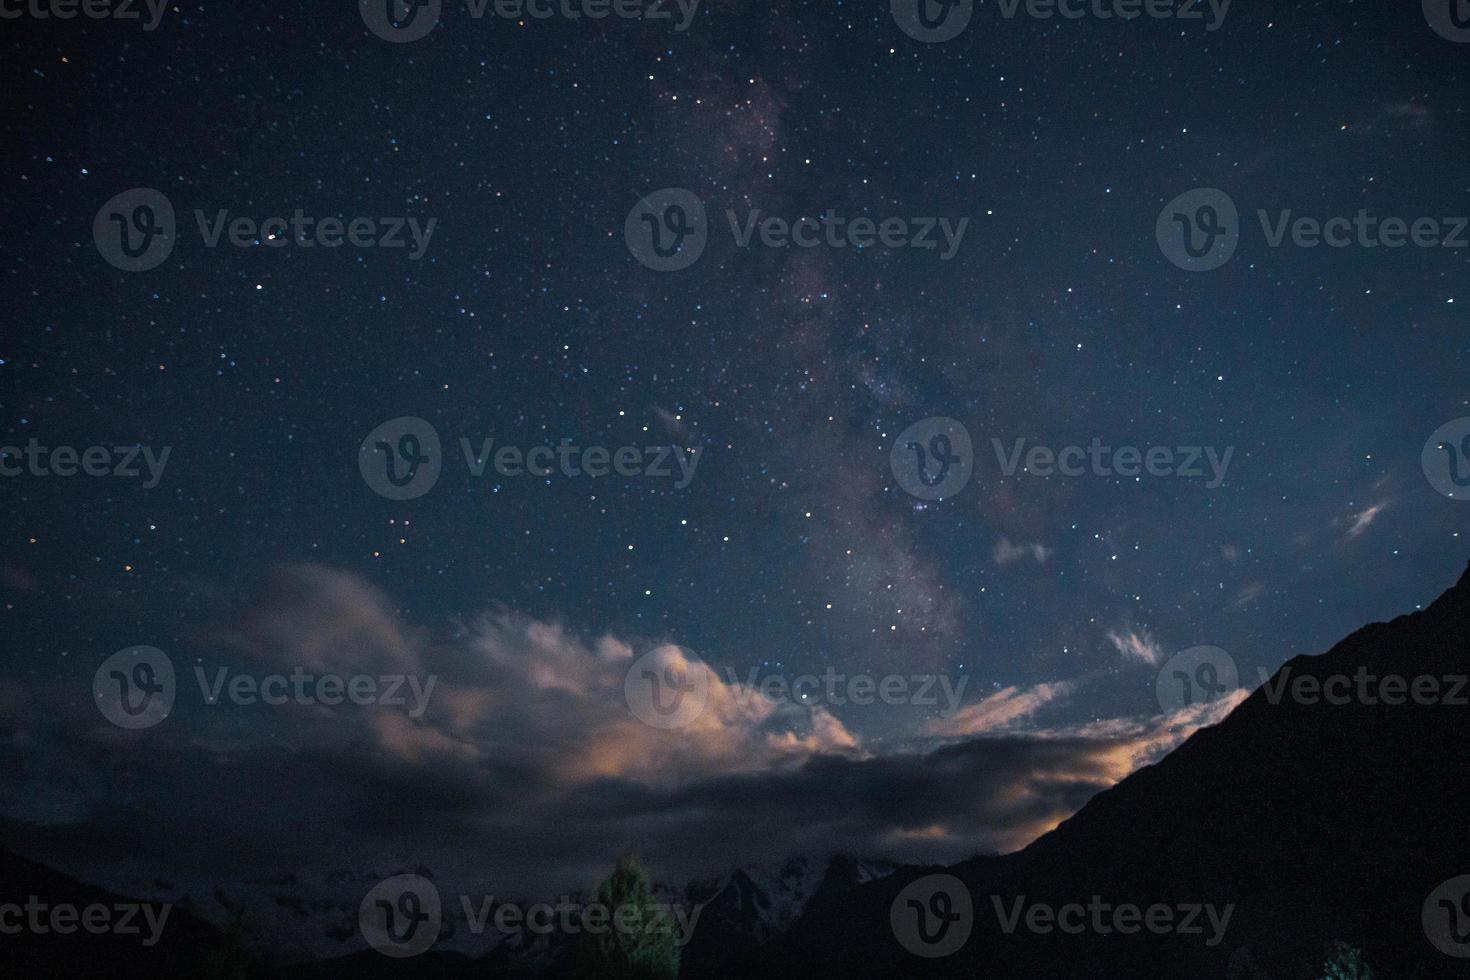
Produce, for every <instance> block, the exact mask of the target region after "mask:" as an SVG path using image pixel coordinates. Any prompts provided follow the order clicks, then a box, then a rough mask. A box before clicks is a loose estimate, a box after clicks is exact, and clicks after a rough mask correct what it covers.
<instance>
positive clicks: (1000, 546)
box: [994, 538, 1054, 567]
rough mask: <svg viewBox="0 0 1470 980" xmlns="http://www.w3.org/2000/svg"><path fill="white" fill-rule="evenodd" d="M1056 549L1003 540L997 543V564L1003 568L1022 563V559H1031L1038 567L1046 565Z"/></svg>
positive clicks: (995, 554) (995, 553) (995, 555)
mask: <svg viewBox="0 0 1470 980" xmlns="http://www.w3.org/2000/svg"><path fill="white" fill-rule="evenodd" d="M1053 552H1054V549H1052V548H1048V547H1046V546H1045V545H1040V544H1011V542H1010V541H1009V540H1008V539H1006V538H1001V539H1000V540H999V541H997V542H996V543H995V552H994V557H995V563H996V564H997V565H1000V566H1002V567H1004V566H1006V565H1010V564H1012V563H1014V562H1017V561H1020V560H1021V559H1022V558H1026V557H1030V558H1034V559H1035V560H1036V563H1037V564H1038V565H1044V564H1046V560H1047V559H1048V558H1050V557H1051V556H1052V554H1053Z"/></svg>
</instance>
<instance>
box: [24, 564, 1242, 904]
mask: <svg viewBox="0 0 1470 980" xmlns="http://www.w3.org/2000/svg"><path fill="white" fill-rule="evenodd" d="M218 638H219V639H220V640H227V641H228V642H227V643H226V644H225V645H224V646H223V649H224V650H226V651H227V652H228V653H230V654H234V655H245V656H246V657H247V661H248V664H249V665H250V666H249V669H252V670H254V669H256V665H258V666H259V669H277V668H279V667H282V666H286V665H293V664H306V663H311V664H322V665H326V666H328V667H332V666H333V665H342V666H343V667H344V668H346V669H363V670H368V669H374V670H375V669H377V665H387V664H392V665H399V666H404V665H406V666H409V667H412V668H413V669H416V670H422V671H425V672H428V673H430V674H432V675H434V676H436V677H437V678H438V679H439V681H438V684H437V686H436V687H435V689H434V693H433V696H432V698H431V701H430V704H429V707H428V710H427V711H426V712H425V713H424V715H423V717H421V718H416V719H415V718H409V717H407V716H406V714H405V712H404V711H403V709H401V708H399V709H396V710H395V709H390V708H386V707H382V706H362V705H353V704H350V703H346V704H342V705H338V706H335V707H325V706H321V705H316V706H312V707H309V708H301V707H295V706H293V707H290V708H270V707H267V706H264V705H253V706H243V705H231V704H221V705H218V706H215V707H207V706H204V705H202V704H201V703H200V702H199V699H198V692H197V690H194V691H188V690H187V688H186V687H184V686H182V685H188V684H190V683H192V678H189V677H188V675H187V672H186V671H185V670H181V671H180V674H181V677H180V683H181V691H180V698H179V702H178V704H176V707H175V712H174V714H173V715H172V716H171V717H170V718H169V719H168V720H167V721H166V722H165V723H163V724H161V725H159V726H157V727H156V728H152V729H146V730H142V731H137V732H123V731H121V730H119V729H115V728H113V727H112V726H110V725H108V724H107V723H106V722H105V721H103V720H102V718H101V717H100V716H99V715H98V714H97V712H96V711H95V709H94V708H93V707H92V706H91V705H90V704H89V703H87V700H88V699H75V698H72V699H67V698H64V697H57V698H55V699H54V703H56V704H58V705H62V706H67V705H69V707H63V708H62V709H61V710H58V711H54V712H53V711H48V712H47V713H46V714H45V715H44V716H41V715H38V714H36V713H34V712H31V713H29V714H28V712H27V707H26V706H27V704H28V703H29V702H30V701H31V699H32V698H31V697H30V696H28V695H26V694H25V692H20V693H17V692H16V691H15V690H11V689H9V688H7V689H5V690H3V691H0V694H3V696H0V799H9V800H26V801H31V802H30V803H28V804H27V807H26V808H25V809H19V808H16V807H9V808H7V809H6V811H5V812H6V814H7V816H8V817H9V818H10V819H9V820H8V821H0V832H3V833H4V835H5V836H6V838H7V840H8V841H9V842H10V843H11V845H12V846H13V847H14V848H15V849H17V850H19V851H21V852H22V853H29V854H32V855H34V856H36V857H38V858H39V859H41V860H43V861H47V862H48V863H52V864H55V865H57V866H60V867H62V868H63V869H65V870H68V871H72V872H73V873H76V874H80V875H82V876H83V877H86V878H89V879H91V880H95V881H98V882H99V883H103V884H109V885H113V886H116V887H121V886H123V885H125V884H129V882H130V881H131V880H132V879H129V878H128V877H127V876H128V875H129V874H134V873H136V874H138V875H139V876H140V877H139V878H138V879H137V880H138V881H140V882H144V883H146V881H148V880H151V878H153V877H157V876H163V877H170V878H173V879H175V880H178V881H181V882H185V883H190V882H192V883H193V887H194V888H196V889H201V890H202V889H208V888H212V886H213V884H214V883H217V882H218V881H219V880H220V879H221V878H226V877H228V876H230V875H237V876H240V877H247V876H249V877H258V876H259V875H261V874H265V873H269V872H273V871H274V872H286V871H293V872H294V871H301V870H303V869H318V870H321V871H323V872H331V871H334V870H339V869H349V870H351V871H353V872H355V873H358V874H369V873H371V874H386V873H390V872H392V871H393V870H394V869H397V868H402V867H417V866H424V867H428V868H430V869H433V871H434V873H435V874H436V875H438V876H440V877H441V878H443V879H444V880H455V881H460V882H473V883H475V884H476V886H477V887H485V888H487V889H489V890H491V891H493V892H494V893H496V894H506V895H518V896H522V897H525V898H529V899H543V898H545V897H546V896H548V895H554V894H557V893H558V892H559V891H560V890H562V889H566V888H579V887H585V886H587V885H589V884H591V883H594V882H595V881H596V880H598V879H599V878H600V877H601V875H603V874H605V872H606V869H607V868H608V867H609V866H610V865H611V863H612V862H613V860H614V859H615V858H616V857H617V856H618V855H619V854H620V853H624V852H634V853H639V854H641V855H642V856H643V857H644V858H645V859H646V861H647V862H648V863H649V865H650V866H651V867H652V868H653V869H654V871H655V873H656V874H657V875H658V876H660V877H661V878H663V879H665V880H669V881H684V880H689V879H690V878H693V877H696V876H708V875H718V874H722V873H724V872H728V871H729V870H731V869H733V868H735V867H739V866H741V865H750V864H755V863H760V862H768V861H770V860H772V859H773V858H779V857H782V856H785V855H788V854H805V855H807V856H810V857H813V858H819V857H821V856H822V855H825V854H830V853H833V852H834V851H846V852H848V853H852V854H858V855H863V856H869V857H873V858H881V859H887V860H894V861H909V862H920V861H945V862H951V861H957V860H961V859H963V858H965V857H968V856H970V855H972V854H974V853H976V852H981V851H1010V850H1014V849H1016V848H1019V847H1022V846H1024V845H1025V844H1026V843H1028V842H1029V841H1030V840H1032V839H1034V838H1035V837H1036V836H1038V835H1040V834H1042V833H1045V832H1046V831H1047V830H1049V829H1050V828H1052V827H1054V826H1056V824H1057V823H1058V822H1060V821H1061V820H1063V819H1065V818H1066V817H1067V816H1069V815H1071V814H1072V813H1074V812H1076V810H1077V809H1078V808H1080V807H1081V806H1082V805H1083V804H1084V803H1085V802H1086V801H1087V800H1088V799H1090V798H1091V797H1092V796H1093V795H1094V794H1096V793H1097V792H1099V791H1100V790H1102V789H1105V788H1107V787H1109V786H1111V785H1113V784H1114V783H1116V782H1117V781H1118V780H1120V779H1122V778H1123V777H1124V776H1126V775H1127V774H1128V773H1130V772H1132V771H1133V770H1134V769H1136V768H1137V767H1138V766H1139V765H1142V764H1145V763H1146V762H1148V761H1152V760H1153V759H1155V758H1157V757H1158V755H1160V754H1162V753H1163V752H1164V751H1167V750H1168V748H1170V747H1172V746H1173V745H1176V744H1178V742H1179V741H1182V740H1183V739H1184V738H1186V737H1187V736H1188V734H1189V733H1191V732H1192V731H1193V730H1195V729H1196V728H1197V727H1198V726H1199V725H1202V724H1208V723H1210V722H1212V721H1213V720H1217V718H1218V717H1220V716H1221V713H1222V711H1223V710H1224V709H1223V707H1217V708H1208V709H1200V710H1198V711H1195V712H1193V713H1181V715H1179V716H1177V717H1174V716H1171V717H1167V718H1159V719H1134V720H1112V721H1108V722H1101V723H1096V724H1094V725H1091V726H1088V727H1085V728H1079V729H1072V730H1064V729H1041V730H1033V731H1022V730H1021V728H1022V727H1023V726H1024V725H1025V724H1026V723H1027V722H1029V721H1030V720H1031V719H1033V718H1034V717H1036V716H1037V714H1038V713H1039V712H1040V711H1041V710H1042V709H1044V708H1046V707H1047V706H1049V705H1055V704H1060V703H1062V702H1063V701H1064V700H1065V699H1066V698H1067V697H1068V696H1069V695H1070V694H1071V693H1072V691H1073V689H1074V685H1075V684H1076V682H1058V683H1053V684H1040V685H1036V686H1034V687H1030V688H1007V689H1005V690H1002V691H998V692H995V693H994V694H991V695H989V696H988V697H986V698H984V699H983V700H981V701H979V702H977V703H975V704H972V705H969V706H967V707H965V708H964V709H963V710H962V711H960V712H959V713H958V714H956V715H955V716H954V717H953V718H951V719H947V720H945V721H942V722H932V723H930V724H929V725H927V726H922V727H921V729H920V730H919V731H917V732H914V733H912V734H913V736H914V738H911V739H909V740H905V739H904V738H902V737H899V738H896V739H894V740H892V741H890V742H888V743H886V745H885V747H884V748H883V750H882V751H880V750H878V749H877V748H875V747H873V746H868V745H865V744H864V743H863V741H862V740H861V739H859V738H858V737H857V736H855V735H854V734H853V733H852V732H851V731H849V730H848V729H847V728H846V727H845V726H844V725H843V723H842V721H841V720H840V719H839V718H837V717H836V716H835V715H833V714H832V713H830V712H829V711H827V710H826V709H824V708H819V707H817V708H814V707H808V706H804V705H798V704H792V703H788V702H784V701H783V702H777V701H774V700H772V699H770V698H768V697H766V696H765V695H764V694H762V693H761V691H759V690H757V689H755V688H754V687H752V686H750V685H748V684H744V683H741V682H739V681H738V680H736V679H734V678H733V677H729V678H725V677H721V676H720V672H717V671H715V670H714V669H712V668H711V667H710V665H708V664H706V663H704V662H703V661H701V660H699V659H698V658H696V657H694V656H692V655H690V654H688V653H687V652H686V651H684V650H682V649H681V648H678V647H675V646H669V645H663V646H657V645H655V647H654V649H655V650H656V651H658V656H659V657H660V658H661V664H662V665H663V666H669V667H674V668H677V670H679V671H680V672H682V673H684V674H685V676H686V677H691V678H692V677H698V678H699V679H700V680H701V681H702V682H703V683H704V684H706V685H707V690H708V700H707V703H706V707H705V709H704V711H703V712H702V713H701V714H700V715H699V716H698V718H697V719H696V720H695V721H694V723H693V724H691V725H690V726H689V727H688V728H685V729H681V730H673V731H663V730H659V729H655V728H652V727H649V726H647V725H645V724H643V723H642V722H640V721H638V720H637V719H636V718H635V717H633V715H632V713H631V712H630V710H629V708H628V706H627V704H626V702H625V699H624V693H623V683H624V679H625V677H626V674H627V671H628V669H629V667H630V666H632V664H633V663H634V662H635V656H636V655H637V654H640V653H642V652H646V645H644V644H637V643H634V642H632V641H630V640H628V639H626V638H620V637H615V636H611V635H603V636H595V637H586V636H581V635H578V634H577V633H575V632H573V631H570V630H568V629H566V628H565V627H564V626H562V625H560V624H557V623H550V622H545V621H541V620H537V619H533V618H530V617H526V616H523V615H519V614H515V613H510V612H504V611H501V612H496V613H492V614H486V615H484V616H482V617H480V618H479V619H478V620H475V621H473V622H472V623H470V624H469V625H468V626H465V627H462V628H459V629H457V630H456V632H455V633H454V634H453V635H452V636H450V637H449V638H447V639H433V638H431V637H430V635H429V633H428V631H427V630H424V629H418V628H413V627H410V626H409V625H407V624H406V623H404V622H403V620H402V618H401V617H400V616H399V615H398V614H396V613H395V612H394V611H393V609H392V608H391V606H390V605H389V603H388V601H387V599H386V597H384V596H383V595H382V594H381V593H379V592H378V591H377V590H376V589H374V588H372V587H371V586H370V585H368V584H367V583H366V582H363V581H362V580H360V579H356V578H355V577H353V576H349V575H344V574H342V573H340V572H335V571H332V570H328V569H322V568H319V567H314V566H296V567H290V568H284V569H279V570H277V571H276V572H275V573H273V574H272V575H271V576H270V577H269V578H268V579H267V582H266V584H265V585H264V587H263V588H262V590H261V592H260V594H259V595H257V596H256V597H255V598H253V599H252V600H250V601H249V602H248V603H247V604H246V605H245V609H244V611H243V612H242V613H241V614H240V615H238V616H235V617H232V618H231V619H230V620H229V623H228V626H227V627H226V628H224V629H223V630H222V631H221V632H220V633H219V635H218ZM338 642H342V643H346V644H348V646H347V647H344V648H338V647H337V646H336V644H337V643H338ZM172 652H173V653H174V654H175V662H176V664H180V665H182V664H184V663H186V662H187V660H186V656H187V655H189V654H192V653H193V652H194V651H172ZM198 653H199V657H198V659H199V660H200V661H202V662H204V663H205V664H206V665H208V664H209V662H210V659H211V654H210V652H209V651H208V650H202V651H198ZM239 669H240V670H246V669H247V668H246V667H241V668H239ZM73 682H74V683H76V684H79V685H83V687H84V689H85V687H86V686H89V685H90V677H89V676H88V677H85V678H81V677H79V678H74V679H73ZM48 703H51V702H48ZM25 719H29V720H25ZM39 725H45V726H46V730H45V731H44V732H39V733H33V734H32V735H31V736H30V738H29V741H30V743H31V744H30V745H27V744H23V743H22V742H20V741H17V740H16V739H14V738H7V737H6V733H7V732H11V733H13V732H15V731H16V730H18V726H19V728H20V730H25V729H26V726H39ZM915 739H916V740H915ZM936 741H938V742H939V744H937V745H936ZM36 744H44V745H45V746H46V747H47V749H46V751H47V753H48V757H47V759H46V764H45V765H44V766H38V765H32V764H23V763H25V761H26V757H25V755H24V754H25V753H31V754H34V752H35V748H34V745H36ZM893 746H903V748H902V749H895V748H893ZM41 773H45V777H44V779H42V777H41V775H40V774H41ZM262 801H268V802H266V803H265V804H263V803H262ZM262 805H265V806H266V808H267V812H268V814H269V818H268V819H263V818H262V816H261V814H262V809H261V807H262ZM137 855H147V860H146V862H145V863H146V866H147V867H146V872H145V871H144V870H143V869H141V866H140V865H138V864H136V863H134V862H135V860H136V856H137Z"/></svg>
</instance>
